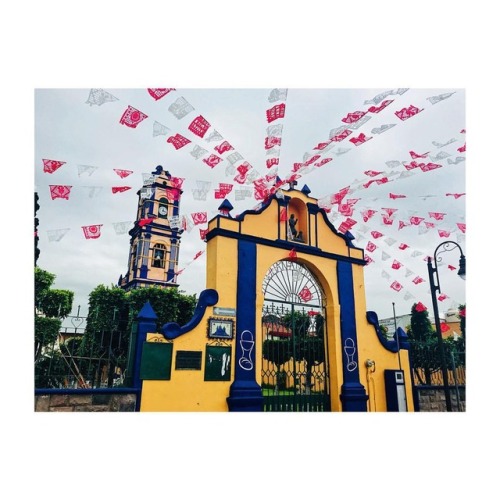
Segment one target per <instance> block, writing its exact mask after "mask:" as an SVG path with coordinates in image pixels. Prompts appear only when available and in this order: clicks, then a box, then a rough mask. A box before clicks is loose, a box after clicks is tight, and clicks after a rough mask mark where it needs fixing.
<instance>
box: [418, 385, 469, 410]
mask: <svg viewBox="0 0 500 500" xmlns="http://www.w3.org/2000/svg"><path fill="white" fill-rule="evenodd" d="M417 392H418V395H419V398H418V401H419V404H420V411H421V412H446V398H445V394H444V390H443V389H418V391H417ZM458 392H459V401H460V409H459V407H458V404H457V393H456V390H455V388H454V387H450V398H451V408H452V411H465V389H464V388H463V387H460V388H459V389H458Z"/></svg>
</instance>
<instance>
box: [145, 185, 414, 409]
mask: <svg viewBox="0 0 500 500" xmlns="http://www.w3.org/2000/svg"><path fill="white" fill-rule="evenodd" d="M309 193H310V192H309V189H308V188H307V186H304V187H303V188H302V190H300V191H299V190H297V189H294V187H293V186H291V187H290V189H288V190H282V189H281V190H278V191H277V192H276V194H274V195H272V196H271V197H270V198H269V199H267V200H266V201H265V202H263V203H262V204H261V206H260V207H259V208H258V209H256V210H248V211H245V212H243V213H242V214H240V215H238V216H237V217H234V218H233V217H232V216H231V215H230V210H227V204H226V205H224V204H223V205H221V207H223V208H224V210H221V215H218V216H216V217H215V218H213V219H212V220H211V221H210V222H209V225H208V233H207V236H206V239H207V252H206V258H207V281H206V285H207V290H205V292H206V293H205V292H204V293H205V295H204V294H203V293H202V295H201V296H200V302H199V304H198V307H197V310H196V313H195V317H194V318H193V320H192V321H191V322H190V323H189V324H188V325H184V326H183V327H179V325H175V324H167V325H164V326H163V328H162V330H161V333H157V334H151V335H150V336H149V338H148V341H149V342H152V341H153V340H156V341H157V342H158V341H159V342H160V343H170V344H172V347H171V348H169V349H170V354H169V356H170V371H169V374H168V379H165V380H163V381H159V380H158V379H157V377H156V378H155V377H154V376H152V377H146V378H144V377H143V391H142V402H141V410H145V411H170V410H171V411H184V410H185V411H227V410H229V411H262V410H263V409H264V397H265V395H266V391H264V392H263V388H262V386H263V384H264V385H265V384H266V381H264V382H263V373H265V370H264V371H263V340H264V334H265V332H263V326H262V311H264V308H265V298H266V297H265V292H264V290H265V286H263V284H265V283H266V276H267V274H268V271H269V270H270V269H271V268H272V267H273V266H276V263H279V262H289V263H294V265H298V266H301V267H302V268H304V269H307V271H308V272H309V273H310V274H311V276H313V277H314V281H315V282H316V283H317V285H318V288H319V289H320V290H321V294H322V297H323V299H322V300H323V302H322V305H321V308H322V314H321V315H322V317H324V321H325V325H324V332H325V335H326V337H325V346H326V352H325V360H326V361H325V363H327V365H326V364H325V366H327V368H326V369H325V374H326V378H325V380H326V381H327V383H328V387H327V389H326V391H324V393H325V394H327V395H328V397H329V404H328V405H326V408H327V409H328V410H331V411H367V410H376V411H387V402H386V387H385V381H384V371H387V370H396V369H397V368H398V367H399V360H402V365H401V369H402V371H403V372H404V375H405V378H406V380H407V381H409V380H410V377H409V362H408V353H407V351H400V356H399V357H398V353H397V351H396V350H395V348H394V346H392V345H388V343H387V342H386V341H385V339H383V338H382V337H381V335H380V331H379V329H378V327H377V326H378V325H377V324H376V322H375V323H374V322H373V321H370V322H369V321H368V319H367V313H366V302H365V288H364V276H363V267H364V265H365V264H366V262H365V260H364V253H363V250H362V249H360V248H356V247H355V246H354V245H353V242H352V238H351V237H350V235H349V234H347V235H344V234H342V233H340V232H338V231H337V230H336V228H335V227H334V226H333V225H332V224H331V222H330V221H329V220H328V218H327V215H326V213H325V211H324V210H323V209H321V208H320V207H319V206H318V202H317V200H316V199H315V198H312V197H310V196H309ZM292 215H293V217H292ZM299 292H300V290H299ZM304 293H305V292H304ZM202 296H203V297H202ZM207 297H210V300H206V299H207ZM304 297H305V298H302V299H300V298H299V300H295V302H296V303H299V304H301V305H303V306H306V308H307V303H308V300H307V295H305V296H304ZM292 302H293V301H292ZM310 309H311V308H310ZM306 313H307V312H306ZM226 327H227V330H226ZM217 329H218V331H219V332H223V331H224V332H226V333H229V334H228V335H227V337H226V338H224V335H223V334H220V335H218V334H217V333H216V331H215V330H217ZM214 332H215V333H214ZM389 343H390V342H389ZM164 349H165V350H167V349H166V348H164ZM195 352H196V353H199V355H197V357H199V363H198V368H197V369H192V370H191V369H189V368H188V369H186V368H185V366H186V365H185V364H184V365H183V364H182V363H179V365H178V366H177V357H178V356H181V355H180V354H179V353H182V356H186V355H187V354H186V353H192V357H193V358H194V357H195V356H194V353H195ZM182 356H181V357H182ZM222 359H224V360H225V361H224V363H225V364H224V366H223V367H222V371H224V377H219V378H218V375H214V376H212V375H211V374H212V373H215V372H214V370H213V367H214V366H217V369H219V365H213V363H215V362H216V361H217V360H219V361H217V362H218V363H219V364H220V363H222V361H221V360H222ZM228 360H229V361H228ZM368 361H370V363H368ZM372 361H373V362H375V366H376V370H374V368H373V366H374V365H373V364H371V362H372ZM183 367H184V368H183ZM306 373H307V370H306ZM207 374H208V375H207ZM295 382H296V381H295V380H294V381H293V383H295ZM298 382H299V391H300V390H301V389H300V384H301V383H303V382H301V381H298ZM309 382H310V381H309ZM405 392H406V400H407V402H408V410H410V411H412V410H413V404H412V397H411V390H410V387H409V386H408V385H407V386H406V388H405Z"/></svg>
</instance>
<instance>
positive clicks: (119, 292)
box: [79, 284, 196, 387]
mask: <svg viewBox="0 0 500 500" xmlns="http://www.w3.org/2000/svg"><path fill="white" fill-rule="evenodd" d="M148 301H149V302H150V304H151V306H152V308H153V310H154V311H155V313H156V315H157V316H158V326H157V328H158V331H159V330H160V328H161V326H162V325H163V324H165V323H167V322H170V321H175V322H177V323H179V324H181V325H183V324H185V323H187V322H188V321H189V320H190V319H191V317H192V315H193V313H194V308H195V307H196V296H195V295H184V294H182V293H180V292H179V291H178V290H177V289H176V288H161V287H142V288H137V289H134V290H131V291H129V292H125V291H124V290H123V289H121V288H119V287H117V286H111V287H107V286H105V285H102V284H101V285H98V286H97V287H96V288H95V289H94V290H93V291H92V292H91V293H90V295H89V312H88V318H87V327H86V329H85V335H84V337H83V340H82V343H81V345H80V348H79V357H80V366H81V371H82V373H84V374H85V378H86V379H87V380H89V382H90V383H91V384H92V386H100V385H101V384H102V382H103V380H102V376H103V373H106V374H107V380H106V382H107V384H108V387H111V386H112V385H113V383H114V380H113V378H114V376H115V373H116V372H117V371H118V372H121V373H122V374H123V373H124V371H125V370H126V369H127V358H128V352H129V347H130V345H129V344H130V332H131V329H132V324H133V322H134V320H135V319H136V317H137V314H138V313H139V312H140V310H141V309H142V308H143V306H144V305H145V304H146V302H148ZM105 368H106V370H104V369H105Z"/></svg>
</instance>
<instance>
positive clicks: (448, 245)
mask: <svg viewBox="0 0 500 500" xmlns="http://www.w3.org/2000/svg"><path fill="white" fill-rule="evenodd" d="M455 247H457V248H458V249H459V250H460V263H459V269H458V275H459V276H460V277H461V278H462V279H465V255H464V253H463V252H462V248H461V247H460V245H459V244H458V243H455V242H454V241H444V242H443V243H441V244H440V245H438V246H437V248H436V250H435V251H434V267H433V266H432V260H431V258H430V257H428V259H427V269H428V271H429V281H430V287H431V295H432V307H433V309H434V323H435V325H436V333H437V337H438V344H439V352H440V354H441V370H442V373H443V385H444V395H445V398H446V411H452V408H451V397H450V387H449V384H448V368H447V363H446V356H445V352H444V344H443V333H442V332H441V321H440V319H439V311H438V305H437V293H436V292H439V293H441V287H440V284H439V274H438V270H437V265H438V262H440V261H441V260H442V258H441V257H439V258H438V255H440V254H441V253H443V252H449V251H451V250H453V249H454V248H455ZM434 274H436V281H437V284H436V283H435V282H434Z"/></svg>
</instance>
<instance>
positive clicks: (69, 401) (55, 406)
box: [35, 392, 136, 412]
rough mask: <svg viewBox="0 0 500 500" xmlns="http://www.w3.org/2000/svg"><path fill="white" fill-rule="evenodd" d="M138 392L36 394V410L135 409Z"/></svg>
mask: <svg viewBox="0 0 500 500" xmlns="http://www.w3.org/2000/svg"><path fill="white" fill-rule="evenodd" d="M135 402H136V394H126V393H118V394H116V393H104V394H103V393H95V394H92V393H88V392H87V393H85V394H71V393H68V394H64V393H57V394H41V395H35V412H45V411H61V412H67V411H90V412H94V411H103V412H114V411H117V412H133V411H135Z"/></svg>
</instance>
